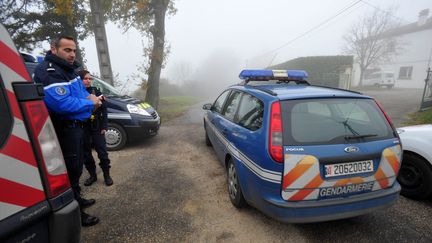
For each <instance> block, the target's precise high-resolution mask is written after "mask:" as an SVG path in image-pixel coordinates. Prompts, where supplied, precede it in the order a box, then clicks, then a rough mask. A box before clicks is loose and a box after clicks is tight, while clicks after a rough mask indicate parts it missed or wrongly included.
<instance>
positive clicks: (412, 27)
mask: <svg viewBox="0 0 432 243" xmlns="http://www.w3.org/2000/svg"><path fill="white" fill-rule="evenodd" d="M427 29H432V17H430V18H428V19H427V20H426V23H424V24H422V25H418V22H414V23H411V24H407V25H403V26H400V27H398V28H394V29H391V30H389V31H387V32H385V33H383V34H381V35H380V37H381V38H389V37H396V36H400V35H405V34H410V33H414V32H419V31H423V30H427Z"/></svg>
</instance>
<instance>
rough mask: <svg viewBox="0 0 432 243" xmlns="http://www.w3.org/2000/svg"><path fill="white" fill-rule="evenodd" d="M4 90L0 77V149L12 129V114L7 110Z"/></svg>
mask: <svg viewBox="0 0 432 243" xmlns="http://www.w3.org/2000/svg"><path fill="white" fill-rule="evenodd" d="M5 91H6V89H5V88H4V86H3V80H2V79H1V76H0V124H1V126H0V148H2V147H3V145H4V143H5V142H6V138H7V137H8V136H9V134H10V132H11V129H12V119H13V118H12V114H11V111H10V110H9V106H8V104H9V103H8V102H7V100H6V95H5Z"/></svg>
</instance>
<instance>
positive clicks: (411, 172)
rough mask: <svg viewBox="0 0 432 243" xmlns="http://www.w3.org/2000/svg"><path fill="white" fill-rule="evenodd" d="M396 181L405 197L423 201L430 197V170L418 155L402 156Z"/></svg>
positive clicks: (431, 182) (431, 174)
mask: <svg viewBox="0 0 432 243" xmlns="http://www.w3.org/2000/svg"><path fill="white" fill-rule="evenodd" d="M397 179H398V181H399V183H400V184H401V186H402V190H401V195H403V196H405V197H409V198H413V199H425V198H428V197H430V196H431V195H432V168H431V166H430V165H429V164H428V162H427V161H426V160H425V159H424V158H422V157H420V156H418V155H414V154H408V153H406V154H404V156H403V160H402V165H401V168H400V171H399V175H398V178H397Z"/></svg>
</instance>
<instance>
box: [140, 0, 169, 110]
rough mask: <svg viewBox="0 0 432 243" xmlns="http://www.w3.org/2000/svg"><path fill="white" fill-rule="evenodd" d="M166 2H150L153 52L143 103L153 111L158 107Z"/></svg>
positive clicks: (159, 0)
mask: <svg viewBox="0 0 432 243" xmlns="http://www.w3.org/2000/svg"><path fill="white" fill-rule="evenodd" d="M168 3H169V1H168V0H156V1H151V4H152V5H153V9H154V18H155V22H154V26H152V28H151V30H150V31H151V33H152V36H153V50H152V55H151V60H150V67H149V71H148V83H147V93H146V97H145V101H146V102H147V103H149V104H150V105H151V106H153V107H154V108H155V109H157V108H158V107H159V80H160V74H161V69H162V62H163V56H164V46H165V13H166V11H167V7H168Z"/></svg>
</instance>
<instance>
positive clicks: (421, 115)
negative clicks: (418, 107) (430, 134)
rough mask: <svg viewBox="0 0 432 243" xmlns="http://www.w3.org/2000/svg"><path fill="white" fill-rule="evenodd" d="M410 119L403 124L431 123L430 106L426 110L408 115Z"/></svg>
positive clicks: (431, 113) (431, 110)
mask: <svg viewBox="0 0 432 243" xmlns="http://www.w3.org/2000/svg"><path fill="white" fill-rule="evenodd" d="M408 116H409V117H410V118H411V120H410V121H407V122H404V125H418V124H432V108H430V109H428V110H426V111H419V112H416V113H412V114H409V115H408Z"/></svg>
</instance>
